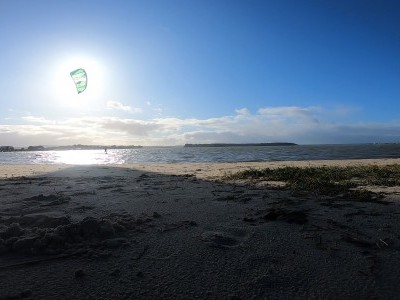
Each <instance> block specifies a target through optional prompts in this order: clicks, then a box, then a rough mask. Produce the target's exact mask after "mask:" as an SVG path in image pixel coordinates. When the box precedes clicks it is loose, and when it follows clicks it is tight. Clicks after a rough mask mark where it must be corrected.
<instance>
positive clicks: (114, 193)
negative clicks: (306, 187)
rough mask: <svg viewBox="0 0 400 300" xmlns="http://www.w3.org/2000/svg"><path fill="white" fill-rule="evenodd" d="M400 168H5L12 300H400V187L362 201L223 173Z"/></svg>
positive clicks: (1, 248) (0, 267)
mask: <svg viewBox="0 0 400 300" xmlns="http://www.w3.org/2000/svg"><path fill="white" fill-rule="evenodd" d="M399 163H400V159H379V160H346V161H344V160H343V161H301V162H256V163H253V162H246V163H198V164H133V165H107V166H68V165H0V178H1V179H0V299H18V298H23V299H287V298H289V299H292V298H300V299H302V298H304V299H310V298H317V299H370V298H375V299H398V295H400V286H399V285H398V278H399V276H400V255H399V254H400V252H399V251H400V206H399V200H400V190H399V187H392V188H390V189H388V188H382V187H371V188H373V189H375V190H380V191H383V192H385V197H384V199H383V200H382V201H377V202H375V203H374V202H364V203H360V202H356V201H352V199H348V200H340V201H337V200H334V199H324V198H323V197H319V196H318V195H308V196H301V197H299V196H296V195H293V194H292V193H291V192H290V191H288V190H282V189H281V190H277V189H274V188H272V187H270V186H268V185H267V186H265V185H259V184H257V183H254V182H232V181H231V182H228V181H226V180H223V179H222V177H221V176H223V175H225V174H229V173H232V172H236V171H239V170H243V169H248V168H265V167H273V168H275V167H281V166H325V165H326V166H331V165H340V166H345V165H386V164H399Z"/></svg>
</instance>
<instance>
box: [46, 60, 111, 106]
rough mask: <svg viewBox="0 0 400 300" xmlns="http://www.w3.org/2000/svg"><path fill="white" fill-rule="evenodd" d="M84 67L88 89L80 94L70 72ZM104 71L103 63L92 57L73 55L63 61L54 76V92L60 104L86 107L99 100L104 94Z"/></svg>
mask: <svg viewBox="0 0 400 300" xmlns="http://www.w3.org/2000/svg"><path fill="white" fill-rule="evenodd" d="M79 68H82V69H84V70H85V71H86V74H87V87H86V90H85V91H83V92H82V93H80V94H78V92H77V90H76V87H75V83H74V81H73V80H72V78H71V76H70V73H71V72H72V71H74V70H76V69H79ZM103 79H104V71H103V68H102V66H101V64H100V63H99V62H98V61H96V60H95V59H93V58H90V57H83V56H82V57H72V58H68V59H66V60H64V61H62V62H61V63H60V64H59V65H58V66H57V68H56V70H55V74H54V77H53V87H54V91H53V94H54V96H55V100H56V101H59V102H60V105H63V106H70V107H79V108H84V107H85V106H91V105H93V104H94V103H95V102H96V101H99V100H100V98H101V96H102V94H103V85H104V80H103Z"/></svg>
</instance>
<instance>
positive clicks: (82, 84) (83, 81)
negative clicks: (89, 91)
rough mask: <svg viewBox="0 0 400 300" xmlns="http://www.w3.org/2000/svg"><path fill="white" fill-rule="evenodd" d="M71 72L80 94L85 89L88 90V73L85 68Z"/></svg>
mask: <svg viewBox="0 0 400 300" xmlns="http://www.w3.org/2000/svg"><path fill="white" fill-rule="evenodd" d="M69 74H70V75H71V77H72V80H73V81H74V83H75V86H76V90H77V91H78V94H80V93H82V92H83V91H84V90H86V86H87V75H86V71H85V70H84V69H76V70H75V71H72V72H71V73H69Z"/></svg>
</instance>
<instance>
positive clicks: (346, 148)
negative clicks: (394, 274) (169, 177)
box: [0, 144, 400, 165]
mask: <svg viewBox="0 0 400 300" xmlns="http://www.w3.org/2000/svg"><path fill="white" fill-rule="evenodd" d="M363 158H400V144H365V145H297V146H245V147H241V146H234V147H193V148H188V147H183V146H175V147H143V148H138V149H108V151H107V153H105V152H104V150H65V151H26V152H0V164H78V165H81V164H82V165H88V164H126V163H176V162H241V161H242V162H249V161H288V160H294V161H297V160H331V159H363Z"/></svg>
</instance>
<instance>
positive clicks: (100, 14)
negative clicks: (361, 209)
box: [0, 0, 400, 147]
mask: <svg viewBox="0 0 400 300" xmlns="http://www.w3.org/2000/svg"><path fill="white" fill-rule="evenodd" d="M0 66H1V72H0V91H1V94H0V145H11V146H15V147H26V146H29V145H48V146H50V145H51V146H55V145H72V144H90V145H92V144H93V145H143V146H151V145H161V146H172V145H183V144H185V143H216V142H218V143H259V142H294V143H298V144H343V143H390V142H397V143H399V142H400V105H399V101H400V2H399V1H397V0H393V1H389V0H374V1H371V0H335V1H328V0H261V1H255V0H243V1H238V0H226V1H225V0H185V1H183V0H143V1H135V0H126V1H123V0H79V1H75V0H68V1H61V0H35V1H31V0H1V1H0ZM77 68H83V69H85V70H86V72H87V74H88V85H87V89H86V90H85V91H84V92H83V93H80V94H78V93H77V91H76V89H75V86H74V83H73V81H72V79H71V77H70V72H71V71H73V70H75V69H77Z"/></svg>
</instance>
